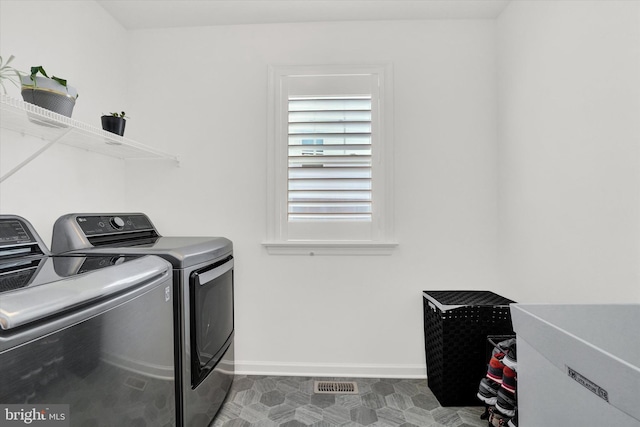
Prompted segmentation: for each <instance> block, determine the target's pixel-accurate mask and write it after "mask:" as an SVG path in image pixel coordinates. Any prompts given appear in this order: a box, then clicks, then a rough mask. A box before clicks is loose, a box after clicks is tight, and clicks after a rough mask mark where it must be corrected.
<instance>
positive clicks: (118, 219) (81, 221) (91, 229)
mask: <svg viewBox="0 0 640 427" xmlns="http://www.w3.org/2000/svg"><path fill="white" fill-rule="evenodd" d="M76 221H77V223H78V226H79V227H80V229H81V230H82V232H83V233H84V234H85V236H95V235H98V234H114V233H127V232H135V231H146V230H155V228H154V227H153V224H151V221H150V220H149V218H147V216H146V215H142V214H135V215H128V214H124V215H113V216H105V215H83V216H78V217H77V218H76Z"/></svg>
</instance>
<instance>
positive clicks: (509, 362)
mask: <svg viewBox="0 0 640 427" xmlns="http://www.w3.org/2000/svg"><path fill="white" fill-rule="evenodd" d="M502 363H504V364H505V365H506V366H508V367H510V368H511V369H513V370H514V371H517V370H518V360H517V359H516V343H515V342H513V343H511V344H510V345H509V348H508V350H507V351H506V353H505V356H504V358H503V359H502Z"/></svg>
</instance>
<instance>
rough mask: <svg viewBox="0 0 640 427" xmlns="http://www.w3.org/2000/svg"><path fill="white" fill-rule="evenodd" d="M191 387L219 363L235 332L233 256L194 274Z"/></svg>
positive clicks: (190, 278)
mask: <svg viewBox="0 0 640 427" xmlns="http://www.w3.org/2000/svg"><path fill="white" fill-rule="evenodd" d="M189 287H190V292H189V298H190V301H189V303H190V313H191V319H190V323H191V387H192V388H196V387H197V386H198V384H200V383H201V382H202V381H203V380H204V379H205V378H206V377H207V375H208V374H209V373H210V372H211V371H212V370H213V369H214V368H215V366H216V365H217V364H218V362H219V361H220V359H221V358H222V356H223V355H224V353H225V351H226V350H227V348H228V347H229V345H231V341H232V335H233V256H231V255H230V256H229V257H227V258H225V259H224V260H222V261H219V262H217V263H214V264H212V265H210V266H208V267H205V268H203V269H201V270H197V271H195V272H193V273H191V275H190V277H189Z"/></svg>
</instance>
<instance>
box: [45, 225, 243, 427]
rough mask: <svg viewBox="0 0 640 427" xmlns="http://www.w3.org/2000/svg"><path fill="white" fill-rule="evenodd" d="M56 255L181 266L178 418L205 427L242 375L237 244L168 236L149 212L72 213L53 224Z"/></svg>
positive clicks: (177, 279)
mask: <svg viewBox="0 0 640 427" xmlns="http://www.w3.org/2000/svg"><path fill="white" fill-rule="evenodd" d="M52 251H53V252H54V253H56V254H61V253H64V254H101V255H112V256H118V255H120V256H122V255H138V256H139V255H156V256H159V257H161V258H163V259H165V260H167V261H168V262H170V263H171V265H172V267H173V286H174V288H173V290H174V295H175V296H176V298H175V299H174V326H175V327H174V349H175V350H174V354H175V373H176V411H177V423H178V425H179V426H186V427H205V426H208V425H209V424H210V423H211V421H212V420H213V418H214V416H215V415H216V413H217V412H218V410H219V409H220V407H221V406H222V403H223V402H224V399H225V398H226V396H227V393H228V391H229V389H230V387H231V383H232V381H233V375H234V346H233V337H234V258H233V244H232V242H231V241H230V240H228V239H226V238H224V237H171V236H169V237H167V236H161V235H160V233H159V232H158V230H157V229H156V228H155V226H154V225H153V223H152V222H151V220H150V219H149V217H148V216H147V215H145V214H143V213H117V214H114V213H102V214H95V213H93V214H78V213H74V214H68V215H64V216H62V217H60V218H59V219H58V220H57V221H56V222H55V224H54V227H53V241H52Z"/></svg>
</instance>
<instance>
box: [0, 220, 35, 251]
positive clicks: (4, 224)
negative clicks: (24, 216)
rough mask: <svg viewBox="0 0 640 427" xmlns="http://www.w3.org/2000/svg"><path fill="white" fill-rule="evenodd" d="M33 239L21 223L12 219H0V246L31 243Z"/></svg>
mask: <svg viewBox="0 0 640 427" xmlns="http://www.w3.org/2000/svg"><path fill="white" fill-rule="evenodd" d="M33 242H35V239H34V238H33V236H32V235H31V233H30V232H29V228H28V227H27V226H26V224H24V223H23V222H22V221H20V220H18V219H14V218H10V219H0V246H13V245H19V244H23V243H33Z"/></svg>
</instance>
